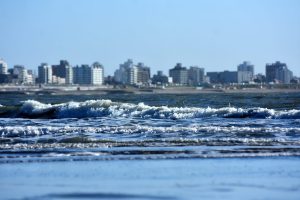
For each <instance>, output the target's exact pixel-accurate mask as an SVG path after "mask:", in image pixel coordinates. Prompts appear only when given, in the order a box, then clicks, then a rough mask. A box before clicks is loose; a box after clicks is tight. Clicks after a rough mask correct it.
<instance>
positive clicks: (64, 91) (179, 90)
mask: <svg viewBox="0 0 300 200" xmlns="http://www.w3.org/2000/svg"><path fill="white" fill-rule="evenodd" d="M298 92H300V88H295V89H281V88H272V89H269V88H242V89H225V88H221V89H198V88H195V87H170V88H163V89H162V88H121V89H119V88H112V87H91V86H80V87H61V86H57V87H44V88H39V87H37V86H36V87H35V86H32V87H26V86H22V87H17V86H14V87H3V86H2V87H0V94H24V95H43V94H50V95H96V94H209V93H211V94H226V93H228V94H234V93H298Z"/></svg>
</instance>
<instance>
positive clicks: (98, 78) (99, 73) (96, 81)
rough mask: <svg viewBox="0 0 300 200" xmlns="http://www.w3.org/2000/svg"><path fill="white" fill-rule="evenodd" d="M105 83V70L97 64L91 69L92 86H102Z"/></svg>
mask: <svg viewBox="0 0 300 200" xmlns="http://www.w3.org/2000/svg"><path fill="white" fill-rule="evenodd" d="M103 83H104V68H103V66H102V65H101V64H100V63H98V62H95V63H93V65H92V67H91V84H92V85H102V84H103Z"/></svg>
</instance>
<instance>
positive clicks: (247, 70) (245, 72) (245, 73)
mask: <svg viewBox="0 0 300 200" xmlns="http://www.w3.org/2000/svg"><path fill="white" fill-rule="evenodd" d="M237 76H238V77H237V79H238V80H237V82H238V83H249V82H251V81H253V76H254V65H252V64H251V63H250V62H246V61H245V62H243V63H242V64H240V65H238V67H237Z"/></svg>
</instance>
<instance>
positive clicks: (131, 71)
mask: <svg viewBox="0 0 300 200" xmlns="http://www.w3.org/2000/svg"><path fill="white" fill-rule="evenodd" d="M114 78H115V81H116V82H118V83H121V84H130V85H138V84H146V83H148V82H149V80H150V68H149V67H146V66H144V64H143V63H138V65H134V64H133V61H132V60H131V59H128V60H127V61H126V62H124V63H123V64H120V67H119V69H117V70H116V71H115V73H114Z"/></svg>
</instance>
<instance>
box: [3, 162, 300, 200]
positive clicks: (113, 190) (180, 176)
mask: <svg viewBox="0 0 300 200" xmlns="http://www.w3.org/2000/svg"><path fill="white" fill-rule="evenodd" d="M299 165H300V159H299V157H269V158H225V159H224V158H221V159H175V160H173V159H167V160H111V161H71V162H39V163H36V162H33V163H10V164H1V165H0V177H1V184H0V192H1V199H28V200H34V199H195V200H197V199H258V200H259V199H289V200H293V199H295V200H296V199H299V195H300V176H299V174H300V173H299V172H300V171H299Z"/></svg>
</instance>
